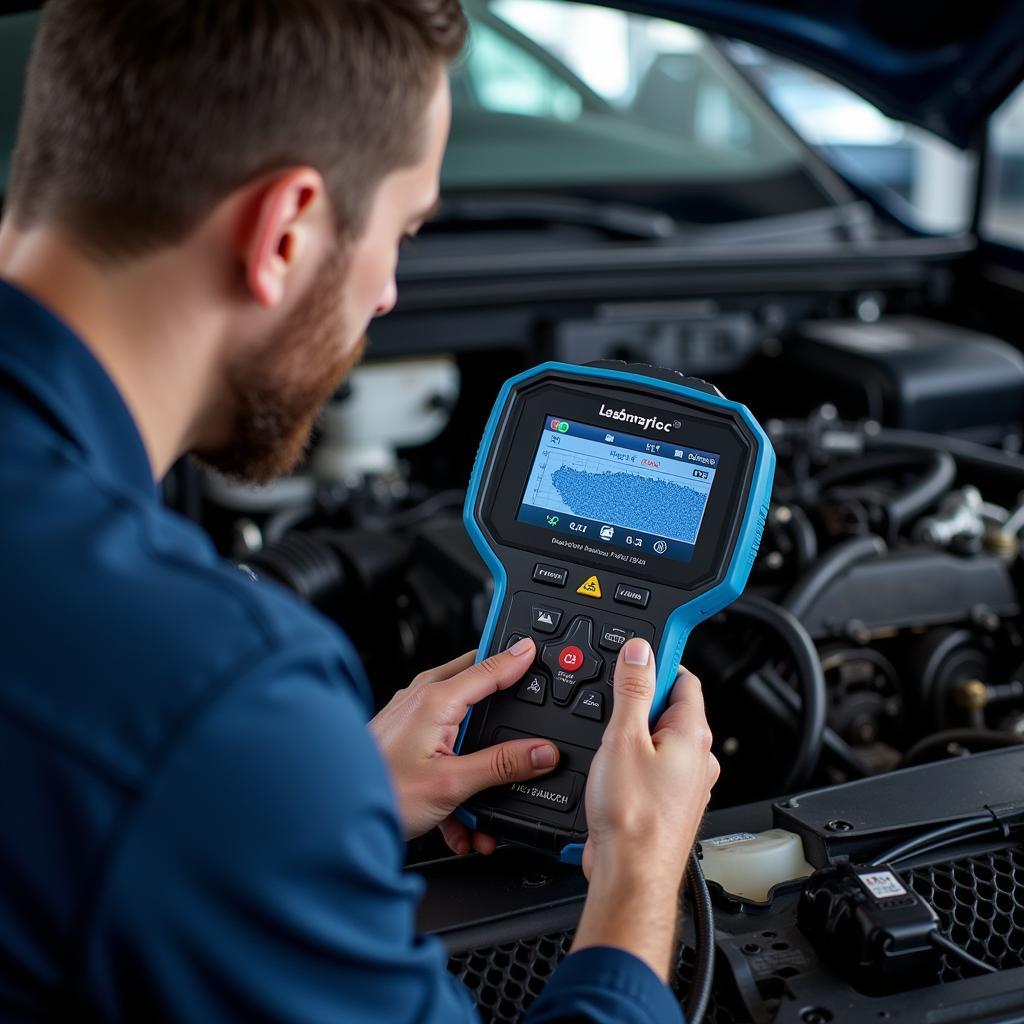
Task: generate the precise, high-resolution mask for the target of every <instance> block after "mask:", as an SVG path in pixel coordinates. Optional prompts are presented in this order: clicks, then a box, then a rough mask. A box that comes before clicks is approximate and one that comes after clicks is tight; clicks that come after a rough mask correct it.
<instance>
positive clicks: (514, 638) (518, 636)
mask: <svg viewBox="0 0 1024 1024" xmlns="http://www.w3.org/2000/svg"><path fill="white" fill-rule="evenodd" d="M525 639H526V637H525V636H524V635H523V634H522V633H509V635H508V639H507V640H506V641H505V650H506V651H507V650H508V649H509V648H510V647H513V646H514V645H515V644H517V643H519V641H520V640H525Z"/></svg>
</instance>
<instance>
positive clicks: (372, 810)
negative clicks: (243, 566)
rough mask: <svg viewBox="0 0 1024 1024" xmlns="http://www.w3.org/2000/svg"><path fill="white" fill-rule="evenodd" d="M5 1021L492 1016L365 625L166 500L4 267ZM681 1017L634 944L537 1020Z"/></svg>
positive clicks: (582, 958)
mask: <svg viewBox="0 0 1024 1024" xmlns="http://www.w3.org/2000/svg"><path fill="white" fill-rule="evenodd" d="M0 438H2V442H0V445H2V447H0V496H2V500H0V769H2V770H0V1019H2V1020H4V1021H11V1022H17V1021H29V1020H32V1021H35V1020H39V1019H43V1018H47V1017H50V1018H62V1019H74V1020H102V1021H106V1022H112V1024H113V1022H119V1021H146V1022H147V1024H154V1022H159V1021H170V1020H174V1021H195V1022H201V1024H214V1022H217V1021H259V1020H272V1021H279V1022H310V1024H312V1022H328V1021H344V1022H346V1024H348V1022H352V1024H359V1022H367V1024H369V1022H373V1024H380V1022H388V1021H408V1022H410V1024H411V1022H417V1024H424V1022H427V1024H432V1022H438V1024H441V1022H444V1024H452V1022H457V1021H466V1020H475V1019H476V1013H475V1010H474V1008H473V1006H472V1003H471V1001H470V999H469V997H468V994H467V993H466V991H465V989H463V988H462V986H461V985H460V984H459V983H457V982H456V981H455V980H454V979H453V978H452V977H451V975H449V974H448V972H447V971H446V969H445V952H444V949H443V947H442V945H441V943H440V942H438V941H437V940H435V939H430V938H425V937H423V936H421V935H418V934H417V933H416V928H415V922H414V913H415V908H416V903H417V901H418V899H419V896H420V892H421V884H422V883H421V882H420V881H419V880H418V879H416V878H415V877H413V876H410V875H409V874H407V873H404V872H403V858H404V853H405V849H404V841H403V834H402V828H401V825H400V822H399V819H398V815H397V811H396V804H395V799H394V795H393V793H392V789H391V785H390V782H389V778H388V773H387V769H386V767H385V763H384V761H383V759H382V757H381V754H380V752H379V751H378V749H377V747H376V746H375V744H374V742H373V739H372V738H371V736H370V733H369V732H368V730H367V729H366V726H365V721H366V717H367V714H368V712H369V711H370V705H369V687H368V686H367V684H366V680H365V678H364V674H363V671H362V668H361V666H360V664H359V660H358V658H357V656H356V654H355V652H354V651H353V649H352V647H351V645H350V643H349V642H348V640H347V639H346V638H345V637H344V636H343V635H342V634H341V632H340V631H339V630H338V629H337V628H336V627H335V626H334V625H333V624H332V623H330V622H329V621H328V620H326V619H324V618H323V617H321V616H320V615H318V614H317V613H316V612H314V611H312V610H311V609H310V608H308V607H306V606H304V605H302V604H300V603H299V602H298V601H297V600H295V599H294V598H293V597H292V596H291V595H289V594H288V593H287V592H285V591H284V590H283V589H279V588H277V587H275V586H272V585H269V584H255V583H253V582H251V581H250V580H248V579H247V578H246V577H245V576H244V575H243V574H242V573H240V572H238V571H237V570H235V569H234V568H233V567H231V566H229V565H227V564H226V563H224V562H223V561H222V560H221V559H220V558H219V557H218V556H217V553H216V551H215V550H214V548H213V546H212V545H211V543H210V541H209V539H208V538H207V537H206V535H205V534H204V533H203V532H202V531H201V530H199V529H198V528H197V527H196V526H195V525H194V524H192V523H190V522H188V521H187V520H185V519H183V518H181V517H179V516H177V515H175V514H173V513H171V512H170V511H168V510H167V509H165V508H164V507H163V506H162V505H161V502H160V500H159V496H158V492H157V489H156V487H155V485H154V482H153V479H152V476H151V469H150V464H149V461H148V458H147V455H146V451H145V449H144V447H143V443H142V440H141V438H140V436H139V432H138V429H137V428H136V426H135V423H134V421H133V419H132V417H131V415H130V413H129V411H128V409H127V407H126V405H125V404H124V401H123V400H122V398H121V396H120V394H119V393H118V391H117V389H116V388H115V386H114V384H113V383H112V381H111V380H110V378H109V377H108V376H107V374H106V373H105V372H104V370H103V368H102V367H101V365H100V364H99V362H98V361H97V360H96V359H95V358H94V357H93V355H92V354H91V352H90V351H89V349H88V348H87V347H86V346H85V345H84V344H83V343H82V342H81V341H80V340H79V339H78V338H77V337H76V336H75V335H74V333H73V332H72V331H71V330H70V329H69V328H68V327H67V326H65V325H64V324H63V323H62V322H61V321H59V320H58V319H57V318H56V317H55V316H53V315H52V314H51V313H50V312H49V311H48V310H47V309H45V308H44V307H43V306H41V305H40V304H39V303H37V302H36V301H34V300H33V299H31V298H30V297H29V296H27V295H26V294H24V293H23V292H21V291H19V290H18V289H15V288H13V287H11V286H10V285H8V284H5V283H3V282H0ZM567 1019H572V1020H576V1021H578V1020H592V1021H601V1022H612V1021H614V1022H640V1021H644V1022H646V1021H655V1020H657V1021H672V1020H679V1019H680V1015H679V1009H678V1007H677V1005H676V1003H675V1001H674V1000H673V998H672V997H671V995H670V993H669V991H668V989H667V988H665V986H663V985H662V984H661V983H660V981H659V980H658V979H657V977H656V976H655V975H654V973H653V972H652V971H651V970H650V969H649V968H648V967H647V966H645V965H644V964H643V963H642V962H641V961H639V960H637V959H636V958H635V957H633V956H631V955H629V954H627V953H625V952H623V951H621V950H615V949H607V948H600V949H590V950H585V951H583V952H580V953H577V954H575V955H573V956H570V957H568V958H567V959H566V961H565V962H564V964H563V965H562V966H561V967H560V968H559V970H558V971H557V972H556V973H555V975H554V977H553V979H552V981H551V982H550V984H549V985H548V987H547V989H546V990H545V992H544V993H543V994H542V995H541V997H540V998H539V999H538V1000H537V1002H536V1003H535V1005H534V1008H533V1010H532V1011H531V1013H530V1015H529V1017H528V1020H530V1021H532V1022H534V1024H539V1022H542V1021H555V1020H567Z"/></svg>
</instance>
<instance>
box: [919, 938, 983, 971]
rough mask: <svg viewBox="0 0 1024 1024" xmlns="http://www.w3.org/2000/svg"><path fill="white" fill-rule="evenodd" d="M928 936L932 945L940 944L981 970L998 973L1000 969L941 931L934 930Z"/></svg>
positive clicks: (959, 958) (944, 949) (940, 946)
mask: <svg viewBox="0 0 1024 1024" xmlns="http://www.w3.org/2000/svg"><path fill="white" fill-rule="evenodd" d="M928 938H929V941H930V942H931V943H932V945H934V946H938V948H939V949H941V950H942V951H943V952H945V953H950V954H952V955H953V956H955V957H956V958H957V959H958V960H962V961H963V962H964V963H965V964H970V966H971V967H976V968H977V969H978V970H979V971H984V972H985V973H986V974H996V973H997V972H998V970H999V968H998V967H993V966H992V964H987V963H985V961H984V960H979V959H978V958H977V957H976V956H974V955H973V954H971V953H968V952H967V950H966V949H964V948H963V946H958V945H957V944H956V943H955V942H953V940H952V939H947V938H946V936H945V935H943V934H942V933H941V932H932V934H931V935H930V936H929V937H928Z"/></svg>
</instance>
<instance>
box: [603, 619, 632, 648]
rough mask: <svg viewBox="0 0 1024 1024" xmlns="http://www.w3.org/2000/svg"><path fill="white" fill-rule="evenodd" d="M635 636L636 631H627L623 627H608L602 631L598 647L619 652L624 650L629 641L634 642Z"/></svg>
mask: <svg viewBox="0 0 1024 1024" xmlns="http://www.w3.org/2000/svg"><path fill="white" fill-rule="evenodd" d="M635 636H636V631H635V630H632V629H625V628H624V627H622V626H612V625H606V626H604V627H603V628H602V630H601V639H600V640H598V642H597V646H598V647H600V648H601V649H602V650H605V651H616V652H618V651H621V650H622V647H623V645H624V644H625V642H626V641H627V640H632V639H633V637H635Z"/></svg>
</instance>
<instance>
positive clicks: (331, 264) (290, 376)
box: [196, 250, 366, 484]
mask: <svg viewBox="0 0 1024 1024" xmlns="http://www.w3.org/2000/svg"><path fill="white" fill-rule="evenodd" d="M345 270H346V261H345V259H344V256H343V255H342V253H341V251H340V250H339V252H338V253H337V254H336V255H335V256H333V257H330V258H328V259H327V261H326V263H325V265H324V267H323V268H321V270H320V272H319V273H318V275H317V277H316V280H315V281H314V282H313V284H312V285H311V286H310V289H309V293H308V295H307V296H306V297H305V298H304V299H303V300H302V301H301V302H300V303H299V306H298V308H297V309H296V311H295V312H294V313H293V314H292V316H291V317H290V319H289V320H288V322H287V323H286V324H285V325H284V326H283V327H282V329H281V331H280V332H279V333H278V334H277V335H275V337H274V338H272V339H271V340H270V342H269V344H267V346H266V347H265V348H264V350H263V351H262V353H261V354H259V355H257V356H252V355H249V356H248V357H247V358H246V359H245V361H244V362H241V361H240V362H239V363H238V364H236V365H235V366H233V367H231V369H230V370H229V375H228V386H229V387H230V389H231V395H232V398H233V400H234V402H235V403H236V414H235V424H234V428H233V430H232V437H231V441H230V443H229V444H228V445H227V446H225V447H223V448H220V449H218V450H217V451H202V452H197V453H196V454H197V456H198V457H199V459H200V460H201V461H202V462H205V463H206V464H207V465H209V466H211V467H212V468H213V469H216V470H217V471H218V472H221V473H223V474H225V475H226V476H229V477H232V478H234V479H237V480H240V481H242V482H244V483H252V484H266V483H269V482H270V481H271V480H274V479H275V478H276V477H279V476H283V475H285V474H287V473H290V472H291V471H292V470H293V469H295V467H296V466H297V465H298V464H299V462H300V461H301V460H302V458H303V456H304V455H305V452H306V449H307V448H308V446H309V441H310V438H311V436H312V433H313V426H314V424H315V423H316V420H317V417H318V416H319V414H320V410H321V409H322V408H323V406H324V403H325V402H327V400H328V399H329V398H330V397H331V395H333V394H334V392H335V391H336V390H337V388H338V386H339V384H340V383H341V382H342V380H343V379H344V378H345V377H346V376H347V375H348V373H349V372H350V371H351V370H352V368H353V367H354V366H355V365H356V364H357V363H358V362H359V360H360V359H361V358H362V356H363V352H364V351H365V348H366V338H365V337H363V338H360V340H359V341H358V343H357V344H356V345H355V346H353V347H350V346H347V345H346V339H347V337H348V332H347V324H346V322H345V315H344V302H343V297H342V291H343V289H342V285H343V284H344V279H345Z"/></svg>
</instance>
